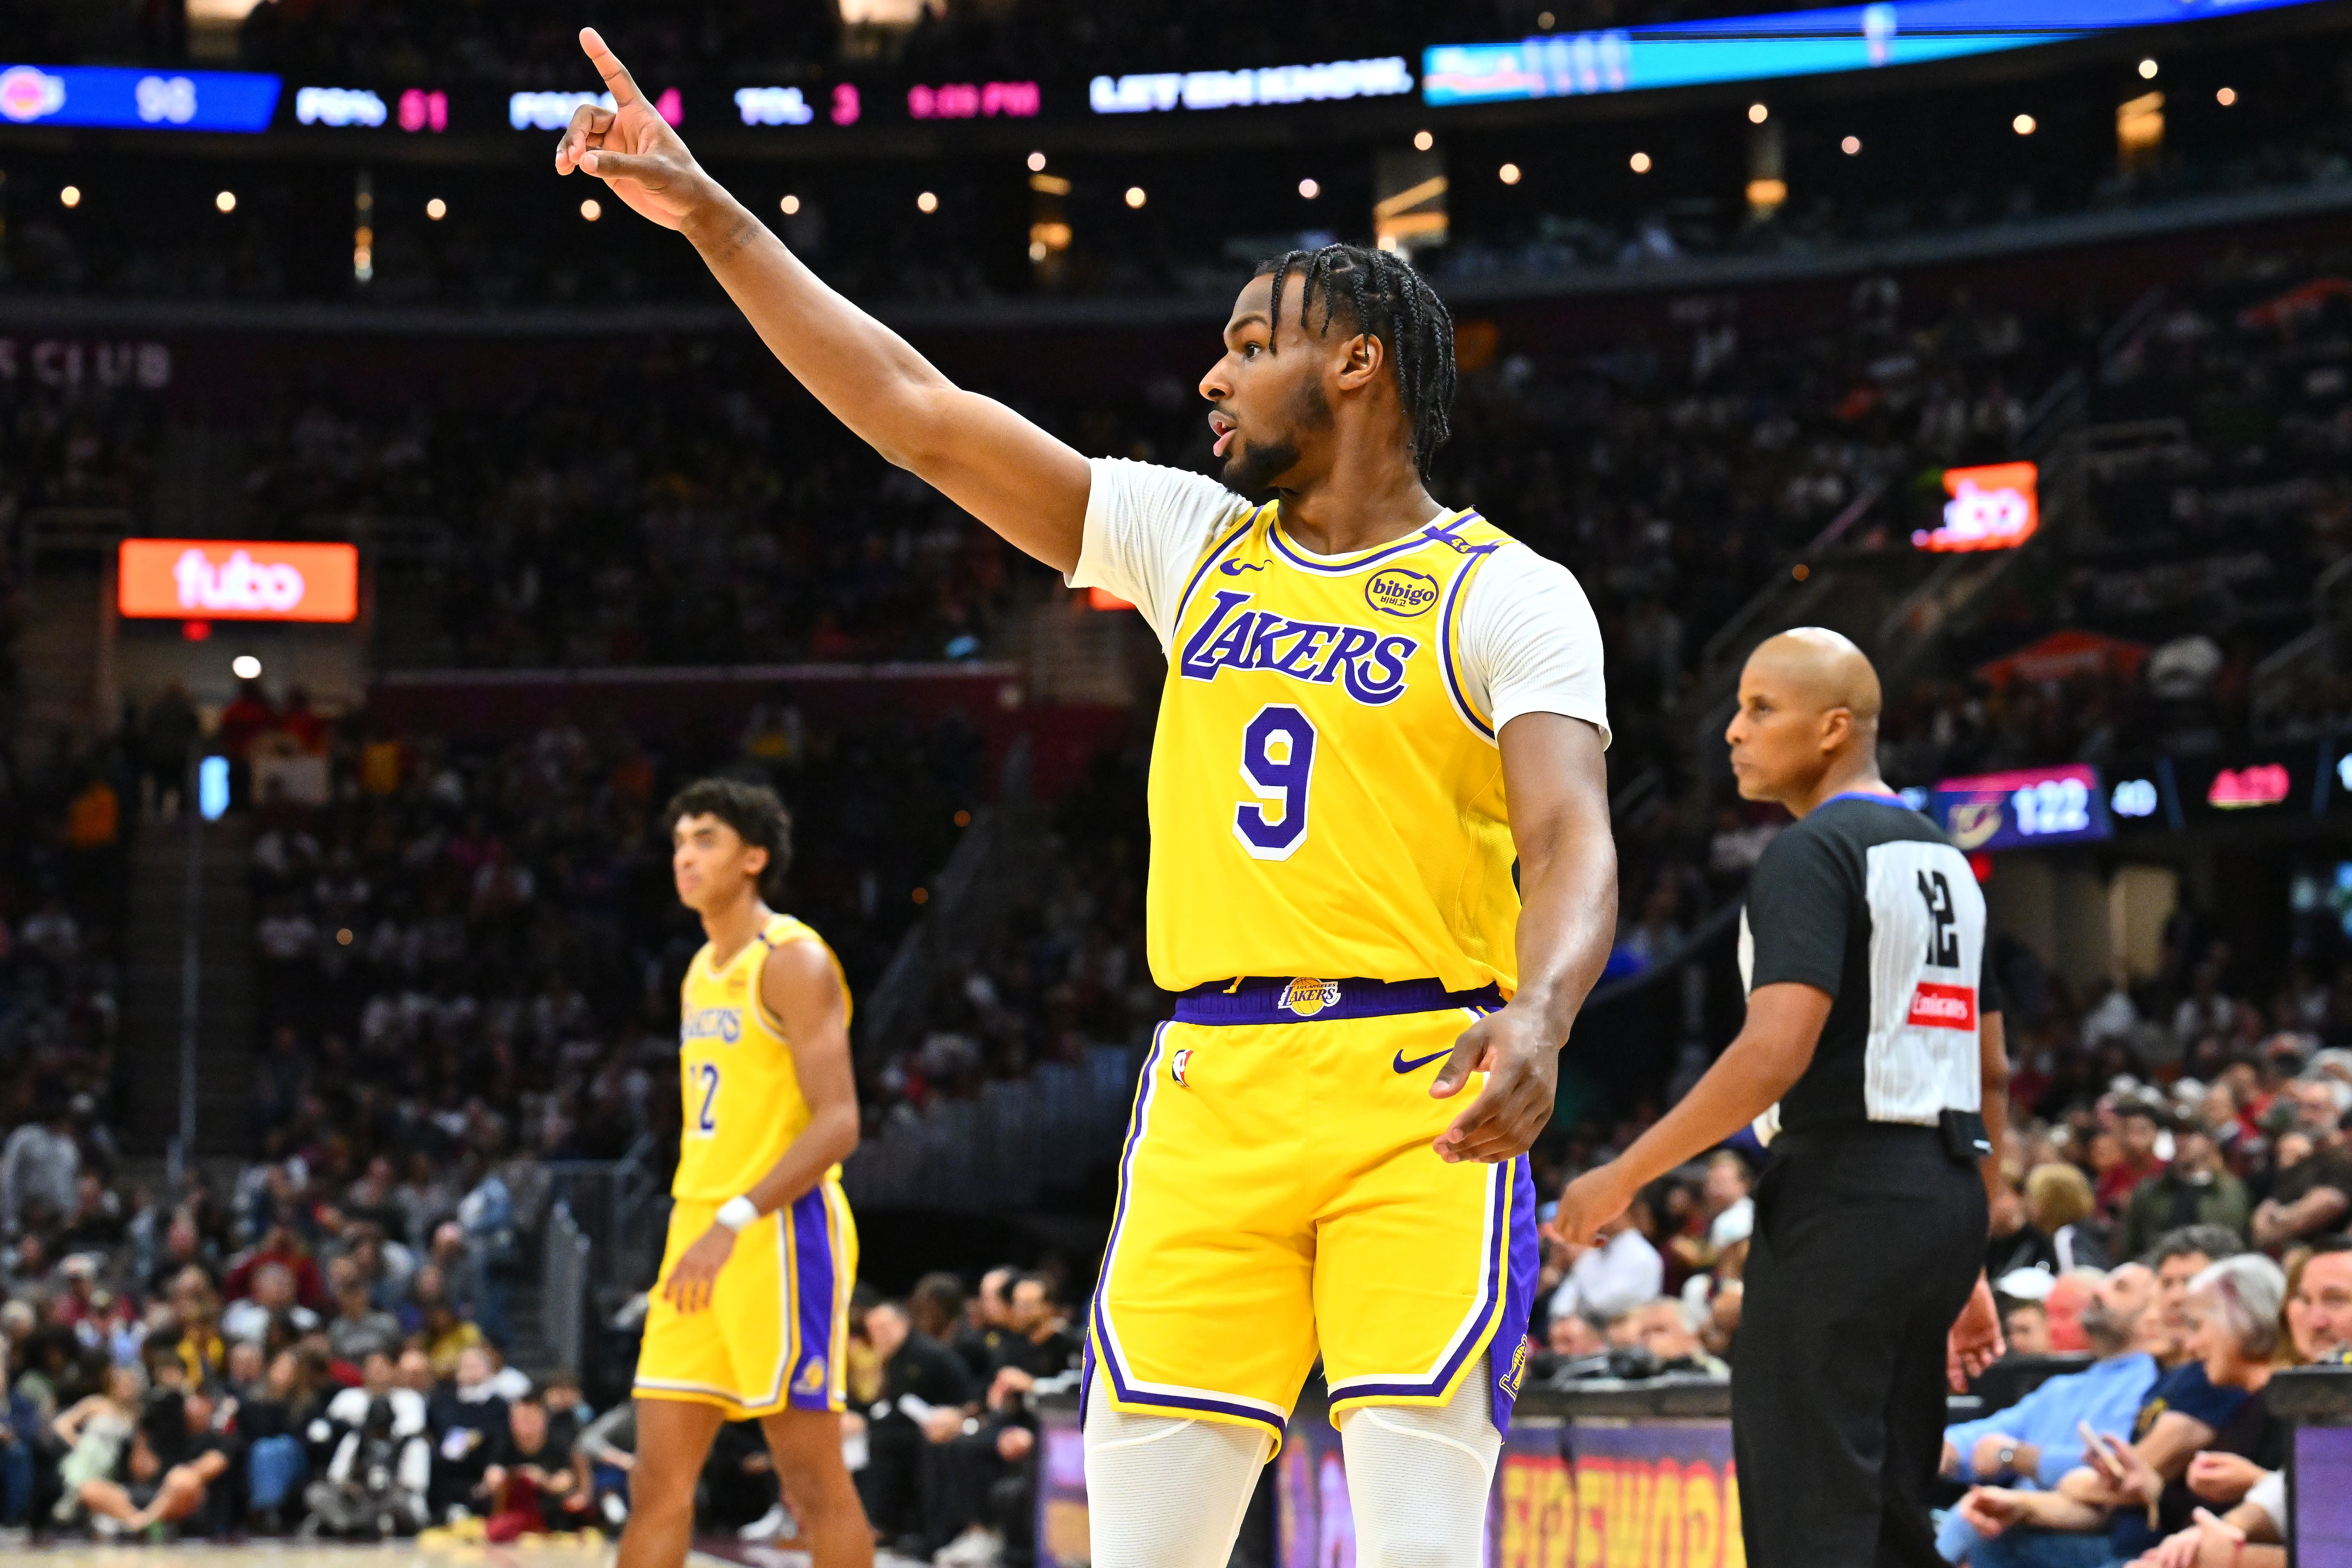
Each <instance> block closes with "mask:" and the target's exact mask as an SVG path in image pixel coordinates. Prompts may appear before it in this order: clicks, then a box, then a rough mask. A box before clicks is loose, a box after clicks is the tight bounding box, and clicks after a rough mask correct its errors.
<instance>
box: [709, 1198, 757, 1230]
mask: <svg viewBox="0 0 2352 1568" xmlns="http://www.w3.org/2000/svg"><path fill="white" fill-rule="evenodd" d="M713 1217H714V1218H716V1219H717V1220H718V1221H719V1224H720V1225H723V1226H726V1227H727V1228H728V1229H730V1230H733V1231H740V1230H741V1229H742V1228H743V1227H744V1226H747V1225H750V1224H751V1222H752V1221H753V1220H755V1219H758V1218H759V1217H760V1205H758V1204H755V1203H753V1202H752V1201H751V1199H750V1198H748V1197H740V1196H739V1197H732V1198H729V1199H728V1200H727V1201H726V1202H725V1203H723V1204H720V1205H719V1213H718V1214H717V1215H714V1216H713Z"/></svg>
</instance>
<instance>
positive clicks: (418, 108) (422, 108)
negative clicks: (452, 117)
mask: <svg viewBox="0 0 2352 1568" xmlns="http://www.w3.org/2000/svg"><path fill="white" fill-rule="evenodd" d="M400 128H401V129H402V130H403V131H430V132H434V133H435V134H436V135H437V134H439V133H440V132H444V131H446V130H448V129H449V95H448V94H447V93H446V92H440V91H437V90H435V89H429V88H422V87H412V88H410V89H408V90H407V91H405V92H404V93H402V94H401V95H400Z"/></svg>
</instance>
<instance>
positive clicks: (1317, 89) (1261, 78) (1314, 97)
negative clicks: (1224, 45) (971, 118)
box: [1087, 55, 1412, 114]
mask: <svg viewBox="0 0 2352 1568" xmlns="http://www.w3.org/2000/svg"><path fill="white" fill-rule="evenodd" d="M1411 91H1412V68H1411V67H1409V66H1407V65H1406V64H1405V62H1404V60H1403V58H1402V57H1401V56H1397V55H1391V56H1388V57H1387V58H1383V59H1376V60H1329V61H1326V62H1325V63H1323V64H1321V65H1312V66H1268V67H1266V68H1264V69H1262V70H1238V71H1160V72H1153V73H1149V74H1145V75H1141V76H1122V77H1108V76H1098V77H1097V78H1095V79H1094V80H1093V81H1092V82H1090V83H1088V84H1087V103H1088V104H1089V105H1090V106H1091V107H1092V108H1093V110H1094V111H1095V112H1096V113H1097V114H1149V113H1154V112H1157V111H1159V110H1170V109H1240V108H1244V107H1247V106H1249V105H1253V104H1269V103H1321V102H1326V101H1329V100H1339V99H1349V98H1389V97H1393V96H1395V95H1396V94H1399V93H1406V92H1411Z"/></svg>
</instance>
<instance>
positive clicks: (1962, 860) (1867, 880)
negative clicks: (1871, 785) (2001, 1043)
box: [1739, 795, 1985, 1138]
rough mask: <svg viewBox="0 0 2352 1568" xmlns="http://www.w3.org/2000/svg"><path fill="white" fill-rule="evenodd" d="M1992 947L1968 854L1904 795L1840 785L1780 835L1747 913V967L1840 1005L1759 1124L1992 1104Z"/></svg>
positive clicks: (1753, 885) (1752, 977) (1743, 924)
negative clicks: (1986, 1079) (1984, 1012)
mask: <svg viewBox="0 0 2352 1568" xmlns="http://www.w3.org/2000/svg"><path fill="white" fill-rule="evenodd" d="M1984 949H1985V904H1984V894H1983V892H1982V890H1981V889H1979V888H1978V886H1977V881H1976V878H1975V876H1974V874H1973V873H1971V872H1970V870H1969V862H1968V858H1967V857H1966V856H1964V855H1962V854H1961V853H1960V852H1959V851H1958V849H1955V848H1954V847H1952V846H1951V844H1950V842H1949V841H1948V840H1947V839H1946V838H1945V837H1944V835H1943V834H1942V833H1941V832H1940V831H1938V830H1937V827H1936V826H1935V825H1934V824H1932V823H1930V822H1929V821H1928V820H1927V818H1926V817H1924V816H1920V815H1919V814H1918V813H1917V812H1915V811H1912V810H1911V809H1909V808H1908V807H1906V805H1904V804H1903V803H1902V802H1901V801H1899V800H1897V799H1895V797H1893V796H1891V795H1837V796H1833V797H1832V798H1831V799H1830V800H1827V801H1825V802H1823V803H1822V805H1819V806H1817V807H1815V808H1814V810H1813V811H1812V812H1811V814H1810V815H1808V816H1805V817H1804V818H1802V819H1801V820H1800V821H1799V822H1798V823H1797V824H1796V825H1795V826H1791V827H1790V828H1789V829H1788V830H1787V831H1786V832H1784V833H1782V834H1781V835H1780V837H1778V838H1775V839H1774V840H1773V841H1772V843H1771V845H1770V846H1769V847H1767V848H1766V850H1765V851H1764V855H1763V858H1761V859H1760V860H1759V861H1758V862H1757V866H1756V873H1755V876H1754V877H1753V878H1752V879H1750V880H1749V882H1748V905H1747V908H1746V909H1744V910H1741V911H1740V919H1739V973H1740V979H1741V981H1742V983H1743V984H1746V986H1747V987H1748V990H1750V991H1753V990H1754V989H1755V988H1756V987H1757V986H1759V985H1771V984H1779V983H1781V982H1789V981H1793V982H1796V983H1798V984H1805V985H1811V986H1813V987H1815V988H1817V989H1819V990H1822V991H1825V992H1827V993H1828V994H1829V995H1830V998H1831V1005H1830V1013H1829V1018H1828V1020H1827V1021H1826V1022H1825V1023H1824V1024H1823V1025H1822V1037H1821V1043H1820V1044H1819V1045H1818V1046H1816V1047H1814V1049H1813V1059H1812V1062H1811V1065H1810V1066H1808V1067H1807V1068H1805V1072H1804V1076H1803V1077H1801V1078H1800V1079H1798V1080H1797V1082H1796V1085H1795V1086H1794V1087H1793V1088H1791V1089H1790V1090H1789V1092H1788V1094H1787V1095H1786V1096H1785V1097H1784V1098H1783V1099H1782V1100H1781V1101H1780V1105H1779V1106H1777V1107H1775V1108H1774V1110H1773V1111H1772V1112H1769V1113H1767V1115H1766V1116H1765V1117H1764V1118H1763V1119H1762V1121H1759V1127H1758V1131H1759V1133H1761V1134H1763V1135H1764V1136H1766V1137H1768V1138H1769V1136H1770V1134H1771V1132H1772V1131H1775V1130H1786V1131H1819V1130H1822V1129H1825V1128H1829V1127H1833V1126H1838V1125H1843V1124H1846V1123H1851V1122H1855V1121H1902V1122H1915V1123H1917V1124H1920V1125H1923V1126H1929V1127H1932V1126H1934V1125H1935V1124H1936V1122H1937V1118H1938V1117H1939V1116H1940V1115H1941V1114H1942V1113H1943V1112H1944V1111H1945V1110H1980V1109H1981V1108H1982V1098H1983V1087H1982V1076H1981V1071H1980V1068H1979V1057H1978V1050H1977V1030H1978V1021H1979V1011H1980V1007H1981V1005H1982V1001H1983V999H1982V998H1981V997H1980V996H1979V984H1980V980H1981V976H1982V973H1983V967H1984Z"/></svg>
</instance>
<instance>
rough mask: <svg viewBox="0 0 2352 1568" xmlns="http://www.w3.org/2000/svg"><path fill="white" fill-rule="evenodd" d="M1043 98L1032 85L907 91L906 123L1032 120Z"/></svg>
mask: <svg viewBox="0 0 2352 1568" xmlns="http://www.w3.org/2000/svg"><path fill="white" fill-rule="evenodd" d="M1042 98H1043V95H1042V94H1040V93H1039V92H1038V90H1037V84H1036V83H1035V82H1034V81H984V82H976V83H975V82H968V81H951V82H949V83H947V84H946V85H944V86H941V87H924V86H921V85H917V86H914V87H910V88H908V89H907V117H908V119H910V120H993V119H995V118H996V117H997V116H999V115H1003V116H1004V117H1005V118H1006V119H1008V120H1034V119H1035V118H1036V117H1037V106H1038V104H1039V102H1040V101H1041V100H1042Z"/></svg>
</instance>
